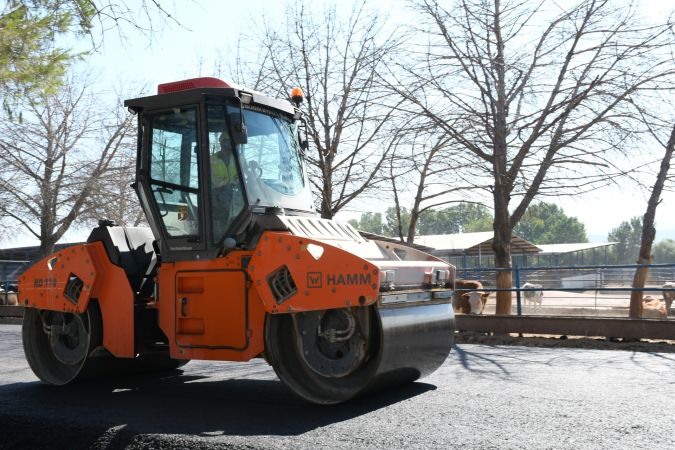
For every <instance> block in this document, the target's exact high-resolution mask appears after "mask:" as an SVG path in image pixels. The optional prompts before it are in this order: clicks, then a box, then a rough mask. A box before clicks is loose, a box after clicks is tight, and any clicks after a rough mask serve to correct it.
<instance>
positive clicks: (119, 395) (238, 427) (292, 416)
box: [0, 370, 436, 449]
mask: <svg viewBox="0 0 675 450" xmlns="http://www.w3.org/2000/svg"><path fill="white" fill-rule="evenodd" d="M434 389H436V386H433V385H430V384H426V383H419V382H415V383H411V384H407V385H403V386H400V387H397V388H393V389H389V390H386V391H376V392H372V393H368V394H366V395H364V396H363V397H360V398H358V399H356V400H353V401H351V402H348V403H346V404H342V405H333V406H317V405H312V404H309V403H306V402H304V401H302V400H299V399H297V398H296V397H295V396H293V395H292V394H291V393H290V392H289V391H288V389H287V388H286V387H285V386H284V385H283V384H282V383H281V382H280V381H278V380H251V379H228V380H222V379H220V380H215V381H212V380H211V379H210V378H209V377H206V376H200V375H191V374H189V373H184V372H182V371H181V370H175V371H172V372H170V373H164V374H162V376H161V377H157V375H155V376H152V375H150V374H145V375H137V376H133V377H125V378H119V379H115V380H104V381H101V382H97V383H94V382H87V383H81V384H77V385H74V386H63V387H52V386H46V385H43V384H41V383H38V382H35V383H15V384H8V385H4V386H0V404H3V406H2V408H0V428H1V429H4V430H16V432H17V433H19V432H20V431H19V430H21V432H23V434H24V435H23V436H21V435H16V436H13V435H11V433H12V432H11V431H10V434H5V436H4V440H0V448H17V447H29V446H30V447H31V448H41V447H40V445H41V444H43V443H44V445H45V448H46V447H49V448H52V449H54V448H59V446H58V445H56V446H54V445H53V442H54V439H51V442H52V445H50V446H47V445H46V444H47V442H44V441H43V440H42V439H43V438H44V436H43V435H42V436H41V435H40V433H36V434H34V435H33V436H26V435H25V430H26V429H31V428H33V429H41V428H47V429H49V430H50V434H51V435H54V433H59V432H62V433H66V434H67V433H68V430H69V429H81V430H86V431H84V432H80V433H78V434H77V436H79V437H77V438H76V439H75V440H73V439H74V438H73V437H72V436H71V437H68V440H67V442H68V447H69V448H72V449H76V448H89V447H90V446H92V445H93V443H96V442H99V441H101V440H103V442H104V443H105V445H104V446H102V447H101V448H108V449H110V448H124V447H125V446H126V444H128V443H129V442H131V440H133V439H135V438H136V437H137V436H138V435H147V434H163V433H167V434H173V435H175V434H180V435H197V436H219V435H242V436H259V435H277V436H295V435H300V434H303V433H306V432H308V431H311V430H314V429H316V428H319V427H324V426H326V425H330V424H334V423H337V422H342V421H345V420H349V419H353V418H355V417H358V416H361V415H363V414H367V413H370V412H372V411H376V410H378V409H381V408H386V407H387V406H389V405H392V404H394V403H397V402H400V401H403V400H407V399H410V398H412V397H415V396H418V395H421V394H424V393H425V392H428V391H431V390H434ZM3 423H6V424H13V426H3ZM64 436H65V435H64ZM13 439H14V440H13ZM3 442H4V444H3ZM8 443H9V445H8V446H7V447H3V445H7V444H8ZM78 443H79V444H81V445H78ZM94 448H96V446H94Z"/></svg>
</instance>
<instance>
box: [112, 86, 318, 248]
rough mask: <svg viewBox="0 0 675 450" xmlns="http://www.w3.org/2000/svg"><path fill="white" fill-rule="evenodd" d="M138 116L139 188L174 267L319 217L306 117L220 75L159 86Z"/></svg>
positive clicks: (138, 103)
mask: <svg viewBox="0 0 675 450" xmlns="http://www.w3.org/2000/svg"><path fill="white" fill-rule="evenodd" d="M124 104H125V106H127V107H129V109H130V110H132V111H133V112H135V113H137V114H138V158H137V170H136V183H135V184H134V186H135V189H136V192H137V193H138V196H139V199H140V201H141V205H142V207H143V209H144V211H145V214H146V217H147V218H148V222H149V223H150V227H151V228H152V231H153V234H154V235H155V237H156V238H157V239H158V241H159V245H160V254H161V255H162V259H163V260H165V261H178V260H194V259H200V258H201V259H209V258H213V257H215V256H217V255H218V254H220V253H222V251H223V250H224V249H227V248H234V247H236V248H251V247H252V246H255V244H256V243H257V239H258V238H259V236H260V234H261V233H262V231H264V230H267V229H277V230H283V229H285V226H284V225H283V223H282V222H281V221H280V220H279V219H278V216H279V215H280V214H281V215H283V214H289V215H312V216H314V215H316V213H315V212H314V208H313V201H312V195H311V191H310V187H309V181H308V178H307V173H306V170H305V166H304V162H303V159H302V147H303V142H302V141H303V138H302V133H301V132H300V129H299V128H300V127H299V123H300V122H301V121H300V120H299V119H300V117H301V116H300V113H299V111H298V110H297V109H296V108H294V107H293V105H291V103H289V102H287V101H280V100H276V99H273V98H270V97H267V96H265V95H263V94H260V93H258V92H255V91H250V90H245V89H243V88H240V87H236V86H232V85H229V84H227V83H225V82H223V81H221V80H218V79H216V78H196V79H191V80H184V81H179V82H174V83H167V84H160V85H159V87H158V94H157V95H154V96H150V97H143V98H138V99H133V100H127V101H125V103H124Z"/></svg>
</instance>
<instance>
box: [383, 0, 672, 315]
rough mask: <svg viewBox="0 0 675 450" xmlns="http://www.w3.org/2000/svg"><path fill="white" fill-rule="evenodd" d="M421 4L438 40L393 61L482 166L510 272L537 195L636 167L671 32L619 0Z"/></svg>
mask: <svg viewBox="0 0 675 450" xmlns="http://www.w3.org/2000/svg"><path fill="white" fill-rule="evenodd" d="M414 8H415V10H416V11H417V12H418V13H419V14H420V16H421V17H422V21H421V23H422V27H421V29H420V30H418V31H417V33H418V36H419V33H424V34H425V35H426V39H425V41H424V42H423V43H420V41H421V40H420V39H419V37H418V38H416V39H417V40H416V41H415V42H411V43H410V47H411V52H412V58H413V59H412V62H408V61H407V62H406V63H405V64H399V65H398V66H397V67H396V68H395V69H392V71H391V72H390V73H389V74H388V75H387V79H388V80H389V85H390V87H392V88H393V89H394V90H395V91H396V92H398V93H399V94H400V95H402V96H405V97H406V99H407V100H408V102H409V103H408V104H409V105H410V109H411V110H412V111H416V112H417V114H421V115H424V116H425V117H427V118H428V119H429V120H431V121H432V122H433V123H434V124H435V125H436V127H437V128H438V130H442V131H443V132H444V133H446V134H447V136H448V137H449V138H451V139H452V140H453V141H454V142H456V143H457V144H459V145H461V146H462V147H463V149H464V153H465V154H466V155H467V157H468V158H470V160H471V162H470V166H471V167H473V168H478V169H480V172H481V173H480V178H479V179H477V180H479V181H477V184H483V183H485V184H486V185H488V186H489V189H487V190H486V191H485V194H486V196H489V197H491V199H492V202H493V206H494V214H495V222H494V226H493V228H494V240H493V250H494V253H495V263H496V265H497V266H498V267H502V268H509V267H510V266H511V247H510V242H511V237H512V234H513V228H514V227H515V225H516V224H517V223H518V221H519V220H520V218H521V217H522V216H523V213H524V212H525V211H526V209H527V207H528V206H529V205H530V203H531V202H532V200H533V199H534V198H535V197H537V196H542V195H561V194H573V193H580V192H584V191H587V190H590V189H595V188H597V187H599V186H601V185H603V184H608V183H611V182H612V180H613V179H614V177H615V176H617V175H621V174H624V173H626V172H627V171H628V170H629V169H628V168H626V167H623V165H622V162H624V161H625V160H626V159H627V158H625V156H626V155H625V153H624V152H623V150H624V149H626V148H630V144H631V143H632V142H634V141H635V139H636V137H635V134H633V132H634V131H635V130H636V128H635V124H634V119H635V118H636V116H638V114H637V113H636V111H635V107H634V105H635V102H637V101H639V98H640V96H641V95H642V93H644V92H645V91H651V90H656V89H664V88H667V87H669V86H670V85H671V84H672V81H673V74H674V73H675V71H674V69H673V65H672V60H671V59H670V57H669V56H668V55H667V54H666V52H665V49H666V48H667V47H668V46H669V45H670V44H671V41H670V39H671V34H670V32H669V29H668V26H667V25H664V26H650V25H642V24H640V22H639V21H638V19H636V15H635V7H634V6H633V5H631V4H628V5H625V6H623V5H617V4H616V3H615V2H609V1H607V0H591V1H582V2H579V3H578V4H576V5H575V6H572V7H570V8H568V9H564V10H563V9H560V7H559V6H557V4H556V3H551V2H538V3H532V2H530V1H527V0H514V1H505V2H503V1H501V0H493V1H491V2H488V1H484V0H457V1H455V2H453V3H452V5H451V6H450V7H449V8H448V9H446V8H444V7H443V6H441V4H440V3H439V2H438V1H435V0H419V1H417V2H415V3H414ZM541 24H543V25H541ZM632 169H633V168H632V167H631V168H630V170H632ZM511 285H512V281H511V274H510V272H509V271H504V272H499V274H498V276H497V287H498V288H510V287H511ZM510 311H511V294H510V292H508V291H501V292H499V293H498V295H497V311H496V312H497V314H510Z"/></svg>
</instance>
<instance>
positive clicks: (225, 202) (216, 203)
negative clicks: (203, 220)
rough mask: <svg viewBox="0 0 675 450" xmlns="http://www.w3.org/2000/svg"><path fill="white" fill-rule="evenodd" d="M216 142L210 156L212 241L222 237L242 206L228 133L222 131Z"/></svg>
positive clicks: (237, 175) (235, 164)
mask: <svg viewBox="0 0 675 450" xmlns="http://www.w3.org/2000/svg"><path fill="white" fill-rule="evenodd" d="M218 142H219V146H218V150H217V151H216V152H215V153H213V154H211V156H210V166H211V204H212V206H211V207H212V214H213V239H214V241H219V240H221V239H222V237H223V235H224V233H225V232H226V231H227V229H228V228H229V226H230V224H231V223H232V220H234V218H235V217H236V215H237V214H238V213H239V212H240V211H241V208H242V207H243V198H242V197H241V190H240V189H239V174H238V171H237V162H236V160H235V158H234V151H233V148H232V140H231V139H230V135H229V133H228V132H227V131H223V132H222V133H221V134H220V137H219V139H218Z"/></svg>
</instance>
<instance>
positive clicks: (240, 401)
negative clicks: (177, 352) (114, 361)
mask: <svg viewBox="0 0 675 450" xmlns="http://www.w3.org/2000/svg"><path fill="white" fill-rule="evenodd" d="M674 438H675V353H644V352H640V353H636V352H630V351H625V350H623V351H618V350H585V349H570V348H555V349H552V348H534V347H519V346H489V345H477V344H461V345H459V346H457V347H456V348H455V349H453V352H452V354H451V357H450V358H448V360H447V361H446V363H445V364H444V365H443V367H442V368H441V369H440V370H439V371H437V372H436V373H435V374H434V375H433V376H431V377H428V378H425V379H423V380H421V381H418V382H416V383H413V384H410V385H408V386H406V387H403V388H399V389H397V390H394V391H387V392H380V393H375V394H372V395H369V396H367V397H365V398H362V399H359V400H357V401H354V402H351V403H348V404H345V405H339V406H333V407H318V406H313V405H308V404H306V403H303V402H302V401H300V400H297V399H296V398H294V397H293V396H292V395H291V394H290V393H289V392H288V391H287V390H286V388H285V387H284V386H283V385H282V384H281V383H280V382H279V381H278V380H277V379H276V377H275V375H274V372H273V371H272V370H271V369H270V368H269V367H268V366H267V365H266V364H265V363H264V362H263V361H255V362H252V363H246V364H235V363H213V362H200V361H193V362H191V363H189V364H188V365H186V366H185V367H184V368H183V370H182V371H174V372H171V373H165V374H163V375H161V376H149V375H145V376H135V377H129V378H125V379H118V380H115V381H106V382H100V383H98V384H87V385H79V386H75V387H61V388H55V387H50V386H45V385H42V384H41V383H39V382H38V381H36V378H35V377H34V376H33V374H32V373H31V372H30V369H29V368H28V366H27V363H26V362H25V360H24V358H23V352H22V349H21V342H20V327H19V326H18V325H0V449H14V448H22V449H23V448H31V449H39V448H45V449H52V450H54V449H61V448H63V449H72V450H76V449H86V448H94V449H140V448H154V449H158V448H167V449H182V448H197V449H220V448H223V449H230V448H234V449H258V448H260V449H263V448H272V449H275V448H279V449H281V448H293V449H316V448H330V449H343V448H345V449H348V448H349V449H351V448H354V449H371V448H372V449H429V448H432V449H433V448H438V449H447V448H462V449H500V450H502V449H667V448H674V447H675V443H674V440H673V439H674Z"/></svg>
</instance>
